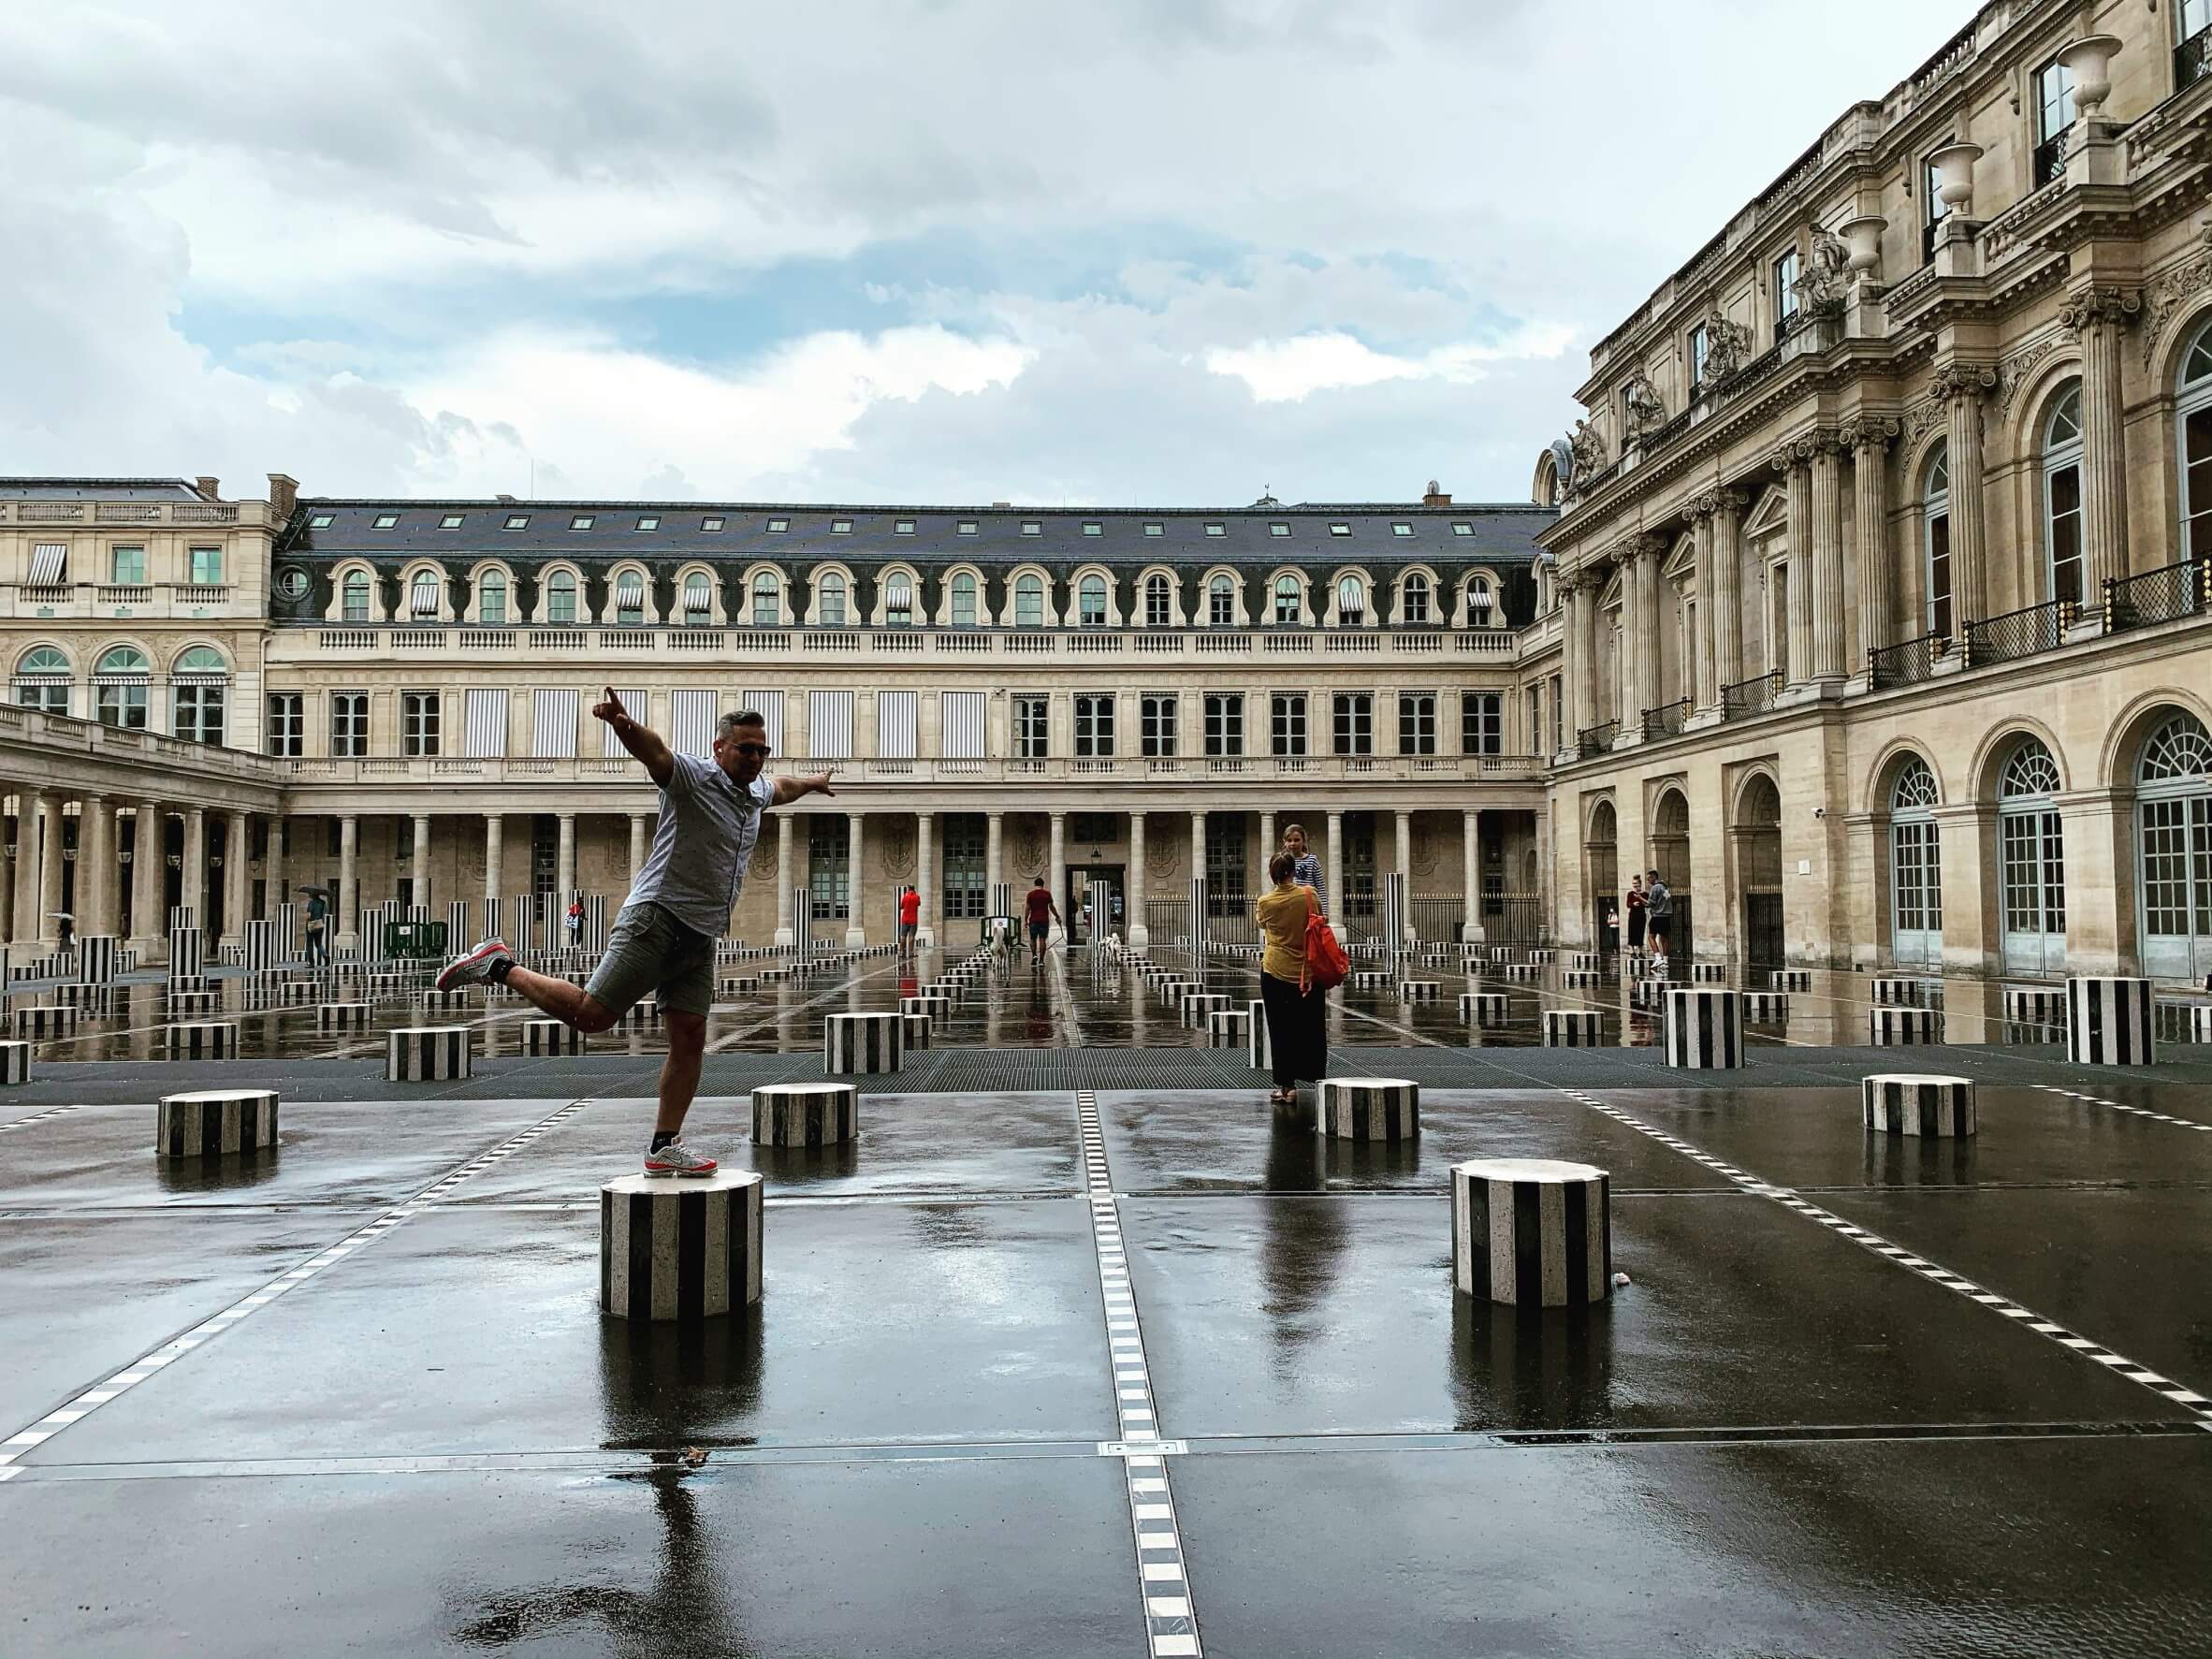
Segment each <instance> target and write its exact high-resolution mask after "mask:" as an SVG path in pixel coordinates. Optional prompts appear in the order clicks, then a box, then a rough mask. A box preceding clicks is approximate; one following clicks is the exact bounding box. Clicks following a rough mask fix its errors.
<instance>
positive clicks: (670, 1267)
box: [599, 1170, 762, 1320]
mask: <svg viewBox="0 0 2212 1659" xmlns="http://www.w3.org/2000/svg"><path fill="white" fill-rule="evenodd" d="M761 1196H762V1183H761V1177H760V1175H759V1173H758V1172H757V1171H752V1170H718V1171H716V1172H715V1173H714V1174H712V1175H709V1176H706V1177H696V1176H676V1177H667V1176H655V1175H624V1176H622V1177H621V1178H620V1179H619V1180H616V1181H610V1182H608V1183H607V1184H606V1185H605V1186H602V1187H601V1188H600V1189H599V1305H600V1309H601V1311H602V1312H604V1313H605V1314H607V1315H608V1316H609V1317H613V1318H618V1319H639V1320H645V1319H707V1318H713V1317H717V1316H719V1315H723V1314H731V1313H739V1314H741V1313H743V1312H744V1311H745V1310H746V1309H747V1308H749V1307H751V1306H753V1305H754V1304H756V1303H757V1302H759V1301H760V1299H761Z"/></svg>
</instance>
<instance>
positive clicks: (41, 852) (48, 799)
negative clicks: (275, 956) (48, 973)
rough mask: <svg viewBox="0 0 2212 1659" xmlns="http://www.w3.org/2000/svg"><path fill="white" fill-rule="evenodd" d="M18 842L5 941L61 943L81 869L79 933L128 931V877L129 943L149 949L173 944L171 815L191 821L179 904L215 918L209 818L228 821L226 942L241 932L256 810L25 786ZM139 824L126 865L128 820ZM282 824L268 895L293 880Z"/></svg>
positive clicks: (74, 909) (273, 824) (2, 904)
mask: <svg viewBox="0 0 2212 1659" xmlns="http://www.w3.org/2000/svg"><path fill="white" fill-rule="evenodd" d="M15 793H16V800H17V814H16V845H15V861H14V869H13V872H12V877H11V879H10V880H7V881H6V882H0V937H5V939H7V942H8V943H10V944H13V945H18V946H22V947H26V948H40V947H51V946H53V945H56V944H58V943H59V941H60V939H61V922H60V920H59V912H61V910H63V908H64V904H63V899H64V891H65V889H64V876H63V872H64V868H65V866H66V865H73V866H74V867H75V872H76V876H75V880H74V883H73V884H72V885H73V889H74V891H73V892H72V893H71V895H70V899H69V909H70V914H71V916H72V919H73V925H74V929H75V931H76V932H77V933H79V934H118V933H121V932H122V930H123V917H124V892H125V883H126V882H127V883H128V894H129V898H130V904H129V913H130V939H129V940H128V942H129V943H130V944H131V945H132V946H133V947H135V948H137V949H138V951H139V952H140V953H142V954H143V953H148V952H153V951H158V950H160V949H163V948H166V945H167V937H168V899H167V893H168V884H167V880H166V871H167V866H168V821H169V820H170V819H171V818H172V817H173V818H177V819H181V820H182V823H183V837H182V841H183V846H182V855H181V857H180V859H179V866H180V870H179V874H180V882H179V893H178V897H177V902H178V903H179V904H182V905H183V906H185V907H187V908H189V909H190V910H192V911H193V913H194V914H195V915H196V916H200V917H202V918H206V917H208V916H209V915H211V910H210V906H209V897H210V894H209V886H208V881H209V876H210V860H209V841H210V837H209V832H208V820H209V818H210V817H211V816H220V817H221V818H222V819H223V820H224V829H225V835H224V848H225V855H224V858H223V863H222V868H221V874H220V880H221V881H222V883H223V887H222V895H221V896H222V900H223V902H222V906H221V912H222V922H223V933H222V941H221V942H224V943H229V944H235V943H237V942H238V941H239V939H240V938H241V937H242V934H243V929H244V924H245V921H246V910H247V891H248V889H247V881H248V874H247V865H248V862H249V858H248V843H247V837H248V835H249V833H250V831H251V827H252V823H253V820H254V818H255V816H256V815H255V814H253V813H250V812H247V811H244V810H240V809H226V808H213V807H207V806H200V805H193V804H185V805H176V806H171V805H168V804H167V803H164V802H163V801H161V800H159V799H158V798H156V797H153V796H148V795H138V796H135V797H134V796H128V795H109V794H103V793H94V792H90V791H82V790H73V791H61V790H50V789H38V788H36V787H34V786H30V785H25V786H23V787H22V788H20V789H19V790H17V791H16V792H15ZM72 803H74V804H75V806H76V808H77V815H76V822H77V845H76V848H75V850H74V856H72V855H71V850H70V849H69V848H68V846H67V837H66V835H65V828H64V826H65V823H66V822H67V818H68V813H67V808H69V806H70V805H71V804H72ZM125 822H129V823H130V825H131V826H132V828H131V835H130V843H131V845H130V851H129V856H128V859H127V862H126V860H125V856H124V833H123V829H124V823H125ZM278 822H279V821H278V820H276V819H274V818H271V819H269V824H270V835H269V848H268V851H267V854H266V856H265V858H264V860H263V864H264V876H265V879H266V880H268V882H269V891H270V892H271V893H272V894H273V893H277V892H280V891H281V890H282V885H283V882H284V837H283V836H282V834H281V833H279V832H278V829H277V824H278Z"/></svg>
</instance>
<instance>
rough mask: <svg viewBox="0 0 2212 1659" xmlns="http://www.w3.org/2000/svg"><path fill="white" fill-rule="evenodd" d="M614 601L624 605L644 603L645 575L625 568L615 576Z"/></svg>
mask: <svg viewBox="0 0 2212 1659" xmlns="http://www.w3.org/2000/svg"><path fill="white" fill-rule="evenodd" d="M615 603H616V604H624V605H640V604H645V577H644V575H641V574H640V573H639V572H637V571H633V570H626V571H624V572H623V573H622V574H621V575H618V576H617V577H616V578H615Z"/></svg>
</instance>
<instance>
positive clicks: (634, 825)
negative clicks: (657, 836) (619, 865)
mask: <svg viewBox="0 0 2212 1659" xmlns="http://www.w3.org/2000/svg"><path fill="white" fill-rule="evenodd" d="M649 816H650V814H648V813H644V812H633V813H632V814H631V815H630V880H631V883H632V885H633V886H634V885H635V884H636V881H637V872H638V871H640V870H642V869H644V868H645V861H646V853H647V851H648V847H647V842H646V821H647V819H648V817H649Z"/></svg>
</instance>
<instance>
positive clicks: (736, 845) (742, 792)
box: [628, 754, 776, 939]
mask: <svg viewBox="0 0 2212 1659" xmlns="http://www.w3.org/2000/svg"><path fill="white" fill-rule="evenodd" d="M775 804H776V781H775V779H772V778H770V777H768V776H767V774H766V773H763V774H762V775H761V776H760V777H758V778H756V779H753V780H752V787H751V788H750V790H747V789H744V788H742V787H740V786H739V784H738V782H737V780H736V779H735V778H732V777H731V776H730V775H729V774H728V773H727V772H725V771H723V770H722V769H721V767H720V766H718V765H716V764H714V762H712V761H709V760H702V759H701V758H700V757H699V756H697V755H691V754H679V755H677V757H676V767H675V770H673V771H672V772H670V773H669V775H668V782H667V784H666V786H665V787H663V788H662V791H661V822H659V823H658V824H657V825H655V826H654V829H653V850H652V851H650V852H648V853H647V854H646V861H645V868H643V869H641V870H639V871H638V872H637V879H636V880H633V881H632V882H631V883H630V898H629V901H628V902H630V903H631V904H640V903H644V902H646V901H648V900H649V901H651V902H652V903H654V904H657V905H659V906H661V907H662V909H663V910H666V911H667V912H668V913H669V914H670V915H672V916H674V917H675V918H676V919H677V921H678V922H681V923H682V924H684V925H685V926H686V927H689V928H691V929H692V930H693V931H694V932H697V933H704V934H706V936H707V937H708V938H709V939H720V937H721V936H722V934H723V932H724V931H725V930H726V929H727V928H728V927H729V925H730V911H731V910H732V908H733V907H734V906H735V904H736V903H737V895H738V894H739V893H740V892H741V891H742V890H743V889H744V886H745V866H747V865H749V864H750V863H751V862H752V849H753V843H754V842H756V841H758V840H759V839H760V838H761V814H762V813H763V812H764V811H766V810H767V809H768V808H770V807H772V806H774V805H775Z"/></svg>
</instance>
